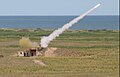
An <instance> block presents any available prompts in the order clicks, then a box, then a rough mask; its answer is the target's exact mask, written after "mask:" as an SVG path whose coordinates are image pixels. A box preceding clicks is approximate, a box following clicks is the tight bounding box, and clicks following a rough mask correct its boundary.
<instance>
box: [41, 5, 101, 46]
mask: <svg viewBox="0 0 120 77" xmlns="http://www.w3.org/2000/svg"><path fill="white" fill-rule="evenodd" d="M99 6H100V4H97V5H96V6H94V7H93V8H91V9H90V10H88V11H87V12H85V13H83V14H82V15H80V16H78V17H76V18H74V19H73V20H72V21H70V22H69V23H67V24H65V25H63V27H62V28H58V29H57V30H55V31H53V32H52V33H51V34H50V35H49V36H47V37H42V38H41V43H40V45H41V47H42V48H46V47H47V46H48V44H49V43H50V42H51V41H52V40H54V39H55V38H56V37H58V36H59V35H60V34H62V33H63V32H64V31H65V30H67V29H69V28H70V27H71V26H72V25H74V24H75V23H77V22H78V21H79V20H81V19H82V18H83V17H85V16H86V15H88V14H89V13H90V12H92V11H93V10H95V9H96V8H98V7H99Z"/></svg>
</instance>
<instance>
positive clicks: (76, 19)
mask: <svg viewBox="0 0 120 77" xmlns="http://www.w3.org/2000/svg"><path fill="white" fill-rule="evenodd" d="M99 6H100V4H97V5H96V6H94V7H93V8H91V9H90V10H88V11H87V12H85V13H83V14H82V15H80V16H78V17H77V18H75V19H73V20H72V21H70V24H75V23H77V22H78V21H79V20H80V19H82V18H83V17H85V16H86V15H88V14H89V13H90V12H92V11H93V10H95V9H96V8H98V7H99Z"/></svg>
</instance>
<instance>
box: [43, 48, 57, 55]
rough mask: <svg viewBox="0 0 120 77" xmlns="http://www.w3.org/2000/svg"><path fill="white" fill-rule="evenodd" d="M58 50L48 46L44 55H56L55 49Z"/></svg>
mask: <svg viewBox="0 0 120 77" xmlns="http://www.w3.org/2000/svg"><path fill="white" fill-rule="evenodd" d="M56 50H57V48H52V47H51V48H47V49H46V51H45V53H44V56H45V57H55V56H56V54H55V51H56Z"/></svg>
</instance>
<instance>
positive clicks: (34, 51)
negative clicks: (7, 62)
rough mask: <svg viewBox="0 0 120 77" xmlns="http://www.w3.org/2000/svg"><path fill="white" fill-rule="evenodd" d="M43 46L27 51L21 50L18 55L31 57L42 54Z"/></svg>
mask: <svg viewBox="0 0 120 77" xmlns="http://www.w3.org/2000/svg"><path fill="white" fill-rule="evenodd" d="M41 51H42V48H41V49H40V48H39V47H38V48H30V49H28V50H26V51H20V52H18V56H25V57H30V56H38V55H42V54H41Z"/></svg>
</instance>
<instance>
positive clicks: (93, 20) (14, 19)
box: [0, 15, 119, 30]
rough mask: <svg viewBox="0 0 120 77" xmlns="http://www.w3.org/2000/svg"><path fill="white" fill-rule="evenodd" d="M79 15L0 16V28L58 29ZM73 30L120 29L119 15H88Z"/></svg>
mask: <svg viewBox="0 0 120 77" xmlns="http://www.w3.org/2000/svg"><path fill="white" fill-rule="evenodd" d="M75 17H77V16H0V28H22V29H26V28H33V29H36V28H39V29H57V28H61V27H62V26H63V25H64V24H66V23H68V22H70V21H71V20H72V19H74V18H75ZM70 29H73V30H102V29H104V30H119V16H117V15H108V16H107V15H104V16H86V17H84V18H83V19H81V20H79V21H78V23H76V24H74V25H73V26H72V27H71V28H70Z"/></svg>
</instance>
